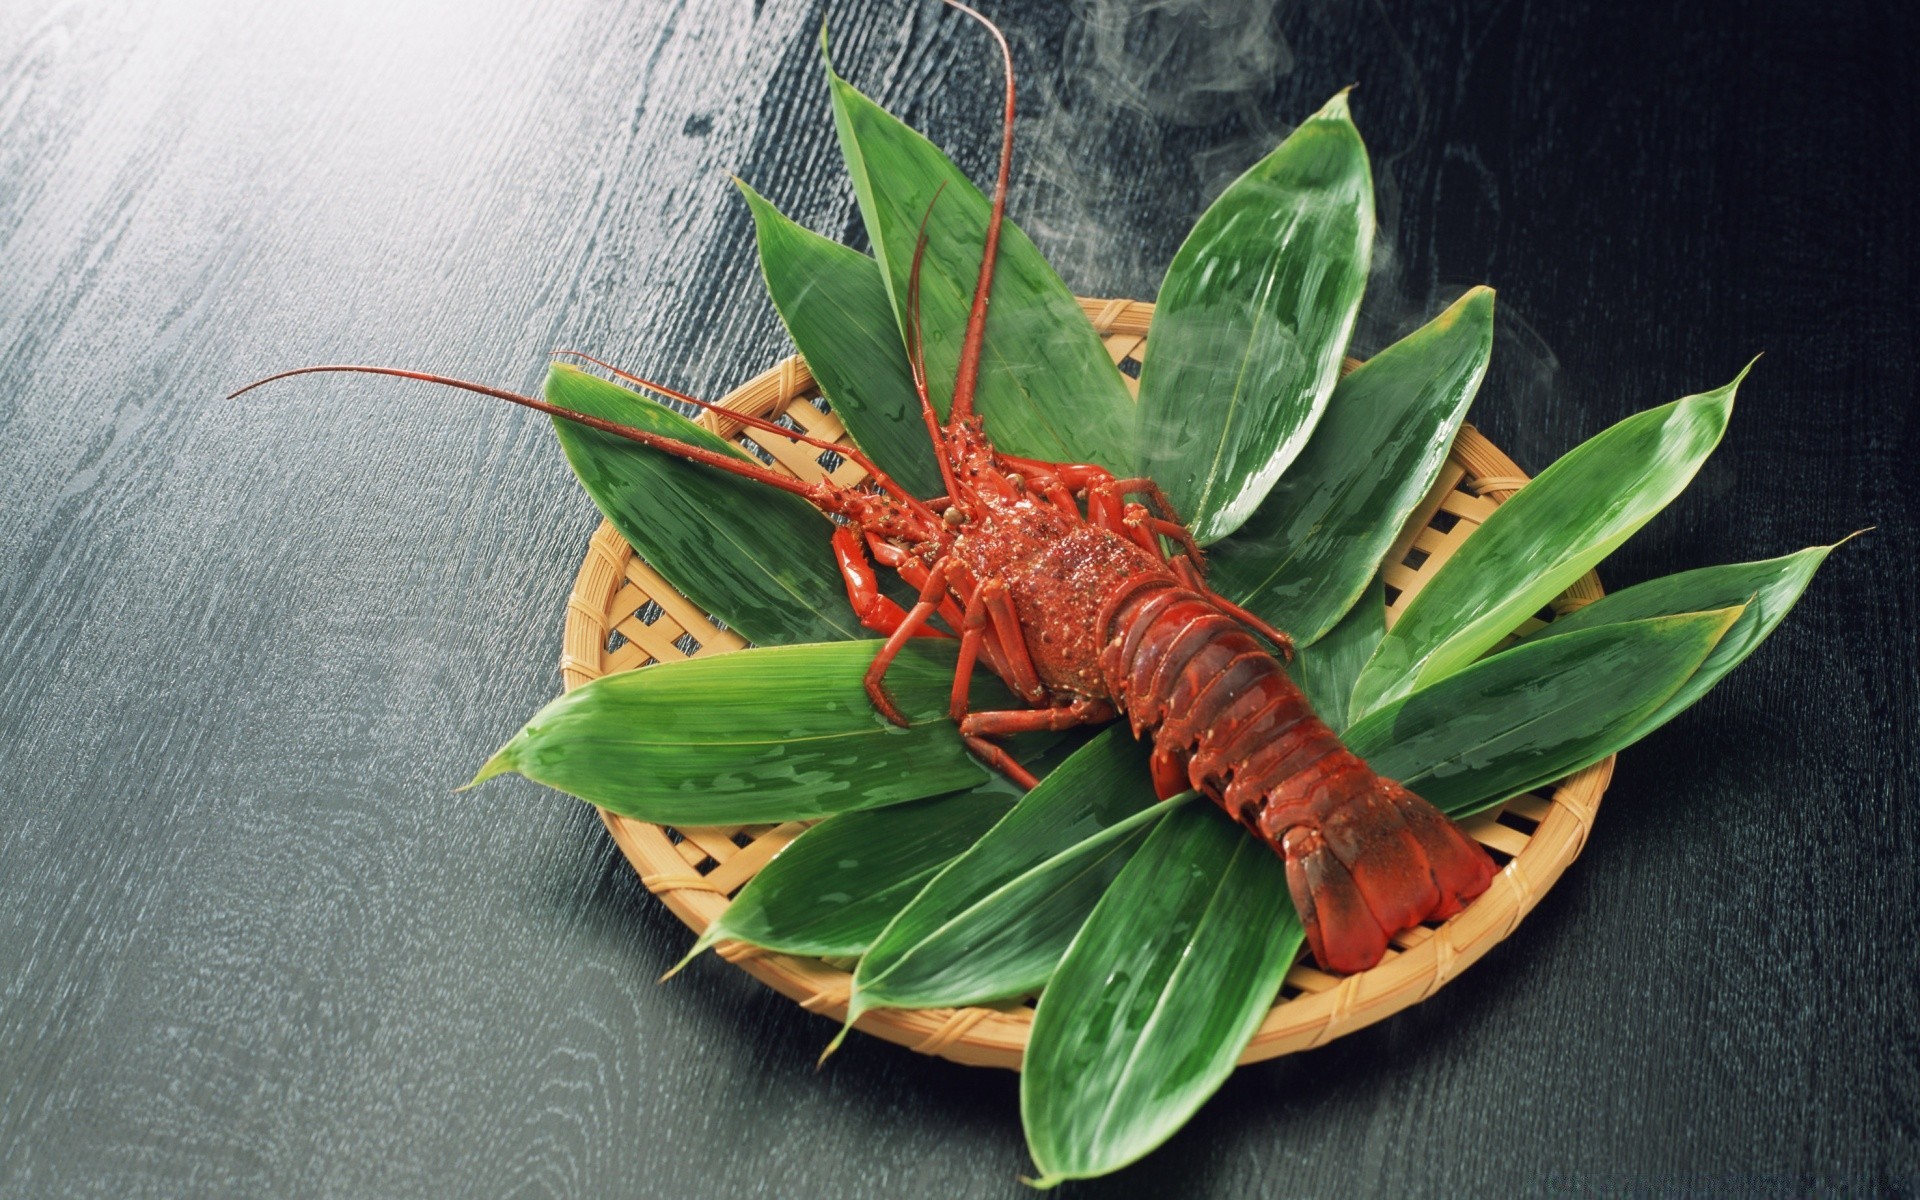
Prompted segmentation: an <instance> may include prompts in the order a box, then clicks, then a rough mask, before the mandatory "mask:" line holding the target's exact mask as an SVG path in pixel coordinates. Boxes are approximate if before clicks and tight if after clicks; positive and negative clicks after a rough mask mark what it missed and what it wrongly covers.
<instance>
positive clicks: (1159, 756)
mask: <svg viewBox="0 0 1920 1200" xmlns="http://www.w3.org/2000/svg"><path fill="white" fill-rule="evenodd" d="M1098 624H1099V628H1100V630H1101V633H1102V635H1103V637H1104V638H1105V640H1106V649H1105V650H1104V651H1103V652H1102V653H1101V657H1100V669H1101V671H1102V673H1103V675H1104V677H1105V679H1106V682H1107V689H1108V691H1107V694H1108V695H1109V696H1110V697H1112V699H1113V700H1114V702H1115V703H1116V704H1117V705H1119V706H1120V707H1121V708H1122V709H1123V710H1125V712H1126V713H1127V715H1128V717H1129V718H1130V719H1131V720H1132V722H1133V728H1134V732H1135V733H1136V734H1138V733H1143V732H1149V731H1150V732H1152V734H1153V740H1154V744H1153V758H1152V769H1153V781H1154V786H1155V788H1156V789H1157V790H1158V791H1159V792H1160V794H1161V795H1162V796H1171V795H1173V794H1174V793H1176V792H1180V791H1183V790H1185V789H1187V788H1189V787H1191V788H1195V789H1198V790H1199V791H1202V792H1205V793H1206V794H1207V795H1208V796H1210V797H1212V799H1213V801H1214V802H1215V803H1216V804H1218V805H1220V807H1221V808H1223V809H1225V810H1226V813H1227V815H1228V816H1230V817H1232V818H1233V819H1234V820H1236V821H1238V822H1239V823H1240V824H1241V825H1242V826H1244V827H1245V828H1246V829H1247V830H1248V831H1249V832H1250V833H1252V834H1254V835H1255V836H1256V837H1258V838H1260V839H1261V840H1262V841H1264V842H1266V843H1267V845H1269V846H1271V847H1272V848H1273V850H1274V852H1275V853H1277V854H1278V855H1279V856H1280V857H1281V859H1282V860H1284V861H1285V863H1286V868H1287V885H1288V887H1289V888H1290V889H1291V890H1292V892H1293V903H1294V907H1295V908H1297V909H1299V911H1300V920H1301V923H1302V924H1303V925H1304V926H1305V927H1306V931H1307V940H1308V942H1309V944H1310V945H1311V946H1312V947H1313V957H1314V958H1315V960H1317V961H1318V962H1319V964H1320V965H1321V966H1322V967H1324V968H1325V969H1327V970H1329V971H1338V972H1340V973H1341V974H1343V975H1344V974H1352V973H1353V972H1355V971H1364V970H1366V969H1368V968H1369V967H1371V966H1373V965H1374V964H1375V963H1378V962H1379V961H1380V959H1381V956H1383V955H1384V954H1385V953H1386V951H1387V942H1388V939H1390V938H1392V937H1393V935H1394V934H1396V933H1399V932H1400V931H1402V930H1404V929H1411V928H1413V927H1414V926H1415V925H1419V924H1421V923H1422V922H1425V921H1431V920H1441V919H1444V918H1447V917H1450V916H1452V915H1453V914H1455V913H1457V912H1459V911H1460V910H1461V909H1462V908H1465V907H1466V905H1467V901H1469V900H1472V899H1473V898H1474V897H1475V896H1478V895H1479V894H1480V893H1481V892H1484V891H1486V890H1487V885H1488V884H1489V883H1491V882H1492V881H1493V871H1494V867H1493V860H1492V859H1490V858H1488V857H1487V852H1486V851H1484V850H1482V849H1481V848H1480V847H1479V846H1478V845H1476V844H1474V842H1473V840H1472V839H1471V838H1469V837H1467V835H1466V834H1464V833H1462V832H1461V831H1460V828H1459V827H1458V826H1457V825H1455V824H1454V823H1453V822H1452V821H1449V820H1448V819H1447V818H1446V817H1445V816H1444V815H1442V814H1441V812H1440V810H1438V809H1436V808H1434V807H1433V806H1432V805H1431V804H1428V803H1427V802H1426V801H1425V800H1422V799H1421V798H1420V797H1418V796H1416V795H1414V794H1413V793H1412V792H1410V791H1408V790H1407V789H1406V788H1404V787H1402V786H1401V785H1400V784H1398V783H1395V782H1394V781H1393V780H1391V779H1386V778H1383V777H1382V776H1380V775H1377V774H1375V773H1374V771H1373V769H1372V768H1371V767H1369V766H1368V765H1367V764H1366V763H1365V762H1364V761H1362V760H1361V759H1360V757H1359V756H1358V755H1356V754H1354V753H1353V751H1351V750H1349V749H1347V748H1346V746H1345V745H1343V744H1342V743H1341V741H1340V739H1339V737H1338V736H1337V735H1336V734H1335V733H1334V732H1333V730H1331V729H1329V728H1328V727H1327V725H1326V723H1325V722H1324V721H1322V720H1320V718H1318V717H1317V716H1315V715H1314V714H1313V710H1312V708H1311V707H1309V705H1308V703H1307V697H1306V694H1305V693H1303V692H1302V691H1301V690H1300V689H1299V688H1298V687H1297V686H1295V684H1294V683H1293V681H1292V680H1291V679H1290V678H1288V676H1287V672H1286V668H1284V667H1283V666H1281V664H1280V661H1279V660H1278V659H1276V658H1274V657H1273V656H1272V655H1270V654H1268V653H1266V652H1265V651H1263V650H1261V649H1260V647H1259V644H1258V643H1256V642H1255V641H1254V640H1253V638H1252V637H1251V636H1250V635H1249V634H1247V633H1246V632H1245V631H1244V630H1243V629H1242V628H1241V627H1240V625H1239V623H1238V622H1237V621H1235V620H1234V619H1233V618H1232V617H1230V616H1229V615H1227V614H1226V613H1224V612H1222V611H1221V610H1220V608H1219V607H1218V606H1217V605H1215V604H1213V603H1212V602H1211V601H1209V600H1208V599H1207V598H1206V597H1205V596H1202V595H1200V594H1198V593H1197V592H1194V591H1192V590H1189V589H1187V588H1185V587H1183V586H1180V585H1179V584H1178V583H1177V582H1176V581H1174V580H1173V579H1171V578H1167V579H1164V580H1161V579H1155V578H1150V577H1138V578H1136V579H1135V580H1130V581H1128V583H1127V584H1126V585H1124V586H1122V587H1121V588H1119V589H1117V590H1116V592H1115V593H1114V597H1113V598H1112V599H1111V600H1109V601H1107V606H1106V608H1105V609H1104V610H1103V614H1102V616H1101V618H1100V620H1099V622H1098Z"/></svg>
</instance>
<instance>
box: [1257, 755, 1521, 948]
mask: <svg viewBox="0 0 1920 1200" xmlns="http://www.w3.org/2000/svg"><path fill="white" fill-rule="evenodd" d="M1354 778H1355V781H1356V782H1357V783H1359V788H1358V789H1357V790H1356V791H1355V792H1354V793H1352V794H1350V795H1349V796H1347V797H1345V798H1344V800H1343V801H1342V802H1340V803H1337V804H1334V805H1332V806H1331V807H1330V811H1328V812H1327V813H1326V815H1325V816H1324V817H1323V818H1322V820H1321V822H1320V824H1319V825H1318V827H1317V828H1316V827H1313V826H1309V825H1301V826H1296V827H1295V828H1293V829H1290V830H1288V831H1287V833H1286V836H1285V837H1284V839H1283V840H1282V843H1281V853H1282V856H1283V857H1284V858H1285V860H1286V865H1287V884H1288V887H1289V888H1290V889H1291V891H1292V892H1293V902H1294V906H1295V907H1296V908H1298V909H1299V911H1300V919H1301V923H1302V924H1303V925H1304V926H1305V927H1306V933H1307V942H1308V945H1309V946H1311V947H1312V949H1313V957H1314V960H1315V961H1316V962H1318V963H1319V964H1320V966H1321V967H1322V968H1324V969H1326V970H1328V971H1334V972H1338V973H1340V974H1343V975H1344V974H1351V973H1353V972H1355V971H1364V970H1366V969H1368V968H1369V967H1372V966H1373V965H1374V964H1376V963H1378V962H1379V961H1380V958H1381V956H1382V955H1383V954H1385V953H1386V949H1387V942H1388V939H1390V938H1391V937H1392V936H1393V935H1394V934H1396V933H1399V932H1401V931H1402V930H1406V929H1411V928H1413V927H1414V926H1415V925H1419V924H1421V923H1422V922H1424V921H1430V920H1441V919H1444V918H1446V917H1450V916H1452V915H1453V914H1455V913H1457V912H1459V911H1460V910H1461V909H1462V908H1464V907H1466V904H1467V902H1468V901H1469V900H1472V899H1473V898H1474V897H1475V896H1478V895H1479V894H1480V893H1481V892H1484V891H1486V890H1487V885H1488V884H1489V883H1491V882H1492V880H1493V873H1494V865H1493V860H1492V859H1490V858H1488V857H1487V852H1486V851H1485V850H1482V849H1481V848H1480V847H1479V846H1478V845H1477V844H1475V843H1474V841H1473V840H1472V839H1471V838H1469V837H1467V835H1466V834H1465V833H1463V832H1461V830H1460V828H1459V826H1457V825H1455V824H1454V823H1453V822H1452V821H1449V820H1448V819H1447V818H1446V817H1445V816H1443V815H1442V814H1441V813H1440V812H1439V810H1437V809H1435V808H1434V807H1433V806H1432V805H1430V804H1428V803H1427V802H1426V801H1425V800H1422V799H1421V798H1420V797H1418V796H1416V795H1414V794H1413V793H1412V792H1410V791H1408V790H1407V789H1406V788H1404V787H1402V786H1400V785H1399V784H1398V783H1395V782H1394V781H1393V780H1391V779H1383V778H1381V777H1380V776H1378V775H1374V774H1373V773H1372V772H1371V771H1365V772H1361V773H1356V777H1354Z"/></svg>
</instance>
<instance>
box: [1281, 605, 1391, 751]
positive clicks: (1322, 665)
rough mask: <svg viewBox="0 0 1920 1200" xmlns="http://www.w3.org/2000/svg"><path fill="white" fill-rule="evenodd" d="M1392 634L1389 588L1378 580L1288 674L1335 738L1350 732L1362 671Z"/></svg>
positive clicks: (1300, 653)
mask: <svg viewBox="0 0 1920 1200" xmlns="http://www.w3.org/2000/svg"><path fill="white" fill-rule="evenodd" d="M1386 634H1387V591H1386V584H1384V583H1383V582H1381V580H1380V577H1379V576H1378V575H1376V576H1374V578H1373V582H1372V583H1371V584H1369V585H1368V586H1367V588H1366V590H1365V591H1363V592H1361V593H1360V602H1359V603H1357V604H1355V605H1354V606H1353V607H1352V608H1349V609H1348V610H1347V615H1346V616H1344V617H1341V618H1340V623H1339V624H1337V625H1335V626H1334V627H1333V628H1332V629H1329V630H1328V631H1327V633H1326V636H1325V637H1323V638H1321V639H1320V640H1319V641H1317V642H1315V643H1314V644H1313V645H1311V646H1301V647H1300V648H1299V649H1297V650H1295V651H1294V656H1293V662H1292V663H1290V664H1289V665H1288V667H1287V672H1288V674H1290V675H1292V676H1293V677H1294V679H1295V680H1297V681H1298V682H1299V684H1300V690H1301V691H1303V692H1305V693H1306V694H1307V703H1309V704H1311V705H1312V706H1313V711H1314V712H1315V713H1316V714H1317V715H1318V716H1319V717H1320V719H1321V720H1322V721H1325V722H1326V723H1327V728H1329V729H1331V730H1333V731H1334V732H1335V733H1339V732H1340V731H1342V730H1343V729H1345V728H1346V727H1347V719H1348V715H1347V714H1348V711H1349V706H1350V704H1351V703H1352V700H1353V681H1354V680H1356V679H1358V678H1359V677H1360V669H1361V668H1362V667H1364V666H1365V665H1366V662H1367V659H1368V658H1370V657H1372V655H1373V651H1374V647H1376V646H1378V645H1379V644H1380V639H1381V638H1383V637H1385V636H1386Z"/></svg>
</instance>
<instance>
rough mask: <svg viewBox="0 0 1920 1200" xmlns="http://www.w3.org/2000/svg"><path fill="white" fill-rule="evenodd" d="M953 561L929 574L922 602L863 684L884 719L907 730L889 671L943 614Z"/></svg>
mask: <svg viewBox="0 0 1920 1200" xmlns="http://www.w3.org/2000/svg"><path fill="white" fill-rule="evenodd" d="M950 561H952V560H950V559H944V558H943V559H941V560H940V561H939V562H937V563H935V564H934V565H933V569H932V570H930V571H928V572H927V582H926V583H925V584H923V585H921V588H920V600H919V603H917V604H915V605H914V606H913V608H912V609H910V610H909V611H908V612H907V615H906V617H905V619H903V620H902V621H901V622H900V624H899V625H898V626H897V627H896V628H895V629H894V631H893V632H892V633H891V634H889V635H888V637H887V640H886V641H885V642H884V643H882V644H881V646H880V650H879V652H878V653H876V654H875V655H874V656H873V662H872V663H871V664H870V665H869V666H868V667H867V674H866V677H865V678H864V679H863V680H862V681H861V682H862V683H864V684H865V686H866V689H867V698H868V699H869V700H871V701H873V707H874V708H875V709H877V710H879V713H880V715H881V716H883V717H885V718H886V719H887V720H889V721H892V722H893V723H894V724H895V725H898V726H900V727H901V728H902V729H905V728H906V727H907V725H908V724H909V722H908V721H907V718H906V717H905V716H904V715H903V714H902V713H901V712H900V706H899V705H897V704H895V703H894V702H893V697H892V696H889V695H887V685H886V677H887V668H888V667H889V666H891V665H892V663H893V660H894V659H896V658H898V657H900V647H902V646H904V645H906V644H907V639H908V638H910V637H912V636H913V635H914V633H915V632H916V631H917V630H919V629H920V627H921V626H923V625H925V624H926V623H927V619H928V618H930V617H932V616H933V614H934V613H935V612H937V611H939V608H940V601H941V599H943V598H944V597H945V596H946V594H947V564H948V563H949V562H950Z"/></svg>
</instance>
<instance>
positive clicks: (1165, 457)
mask: <svg viewBox="0 0 1920 1200" xmlns="http://www.w3.org/2000/svg"><path fill="white" fill-rule="evenodd" d="M1372 246H1373V178H1372V175H1371V173H1370V172H1369V169H1368V166H1367V151H1366V147H1365V146H1363V145H1362V144H1361V142H1360V134H1359V132H1358V131H1357V130H1355V129H1354V127H1353V121H1352V119H1351V117H1350V116H1349V114H1348V112H1347V97H1346V93H1345V92H1342V93H1341V94H1340V95H1338V96H1335V97H1334V98H1333V99H1332V100H1330V101H1328V102H1327V105H1326V107H1324V108H1322V109H1321V110H1320V111H1319V112H1317V113H1315V114H1314V115H1313V116H1311V117H1309V118H1307V120H1306V122H1305V123H1304V124H1302V125H1301V126H1300V127H1299V128H1298V129H1296V130H1294V132H1293V134H1292V136H1290V137H1288V138H1287V140H1286V141H1284V142H1282V143H1281V144H1280V145H1279V146H1278V147H1277V148H1276V149H1275V150H1274V151H1273V152H1272V153H1271V154H1269V155H1267V157H1265V158H1263V159H1261V160H1260V161H1259V162H1258V163H1256V164H1254V166H1253V168H1252V169H1251V170H1249V171H1248V172H1247V173H1246V174H1245V175H1242V176H1241V177H1240V178H1239V179H1238V180H1236V181H1234V183H1233V184H1232V185H1231V186H1230V187H1228V188H1227V190H1226V191H1225V192H1224V193H1222V194H1221V196H1220V198H1219V199H1218V200H1215V201H1214V202H1213V205H1212V206H1211V207H1209V208H1208V209H1207V211H1206V212H1205V213H1204V214H1203V215H1202V216H1201V218H1200V220H1199V222H1198V223H1197V224H1196V225H1195V226H1194V227H1193V231H1192V232H1191V233H1189V234H1188V235H1187V240H1186V241H1185V242H1184V243H1183V244H1182V245H1181V247H1180V251H1179V253H1178V254H1176V255H1175V256H1174V259H1173V265H1172V266H1170V267H1168V268H1167V277H1166V279H1165V281H1164V282H1162V283H1161V285H1160V296H1159V299H1158V301H1157V302H1156V304H1155V308H1154V314H1153V329H1152V332H1151V335H1150V338H1149V343H1148V345H1149V350H1150V351H1151V352H1150V353H1149V354H1148V355H1147V358H1146V363H1145V365H1144V366H1143V367H1142V369H1141V373H1140V405H1139V417H1138V429H1139V433H1138V438H1137V445H1138V446H1139V450H1140V459H1139V461H1140V464H1141V466H1142V468H1143V469H1144V473H1145V474H1147V475H1150V476H1152V477H1153V478H1154V479H1156V480H1158V481H1159V483H1160V486H1161V487H1163V488H1165V489H1166V490H1167V493H1168V495H1169V496H1171V497H1172V499H1173V503H1174V508H1175V509H1176V510H1177V511H1178V513H1179V515H1180V517H1181V519H1182V520H1184V521H1185V522H1186V523H1187V524H1188V525H1189V526H1190V527H1191V528H1192V530H1193V534H1194V536H1195V537H1196V538H1197V539H1198V540H1199V541H1200V542H1202V543H1203V544H1204V543H1207V542H1212V541H1216V540H1218V539H1219V538H1222V537H1225V536H1226V535H1227V534H1229V533H1232V532H1233V531H1234V530H1235V529H1237V528H1239V526H1240V524H1241V522H1243V521H1245V520H1246V519H1247V518H1248V517H1249V516H1251V515H1252V514H1253V511H1254V509H1255V508H1257V507H1258V506H1259V504H1260V502H1261V501H1262V500H1263V499H1264V498H1265V497H1266V494H1267V491H1268V489H1270V488H1271V487H1272V486H1273V484H1274V481H1275V480H1276V479H1278V478H1280V473H1281V472H1282V471H1284V470H1286V468H1287V465H1288V464H1289V463H1291V462H1292V461H1293V460H1294V457H1295V456H1296V455H1298V454H1299V453H1300V451H1301V448H1302V447H1303V446H1305V445H1306V444H1307V436H1308V435H1309V434H1310V433H1312V432H1313V427H1314V423H1315V422H1316V421H1318V420H1319V419H1320V414H1321V411H1322V410H1323V409H1324V408H1325V407H1326V404H1327V398H1328V396H1329V395H1330V394H1331V393H1332V391H1333V385H1334V381H1335V380H1336V379H1337V378H1338V377H1339V371H1340V360H1341V357H1342V355H1343V354H1344V352H1345V350H1346V346H1347V337H1348V335H1349V334H1351V333H1352V332H1353V318H1354V313H1355V311H1356V310H1357V309H1358V308H1359V306H1360V293H1361V290H1362V289H1363V288H1364V286H1365V284H1366V278H1367V262H1368V257H1369V255H1370V253H1371V251H1372Z"/></svg>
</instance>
